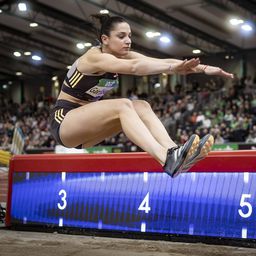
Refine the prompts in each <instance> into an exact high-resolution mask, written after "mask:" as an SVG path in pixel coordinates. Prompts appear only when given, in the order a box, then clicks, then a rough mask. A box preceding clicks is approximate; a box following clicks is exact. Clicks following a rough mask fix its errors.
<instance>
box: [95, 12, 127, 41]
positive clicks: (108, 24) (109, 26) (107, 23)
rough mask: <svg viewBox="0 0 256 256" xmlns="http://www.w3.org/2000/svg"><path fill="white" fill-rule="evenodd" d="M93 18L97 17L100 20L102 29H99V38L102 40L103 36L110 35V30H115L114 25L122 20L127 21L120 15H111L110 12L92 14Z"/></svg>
mask: <svg viewBox="0 0 256 256" xmlns="http://www.w3.org/2000/svg"><path fill="white" fill-rule="evenodd" d="M91 17H92V18H93V19H96V20H98V21H99V22H100V26H101V27H100V29H99V30H98V31H97V37H98V40H99V41H100V42H101V43H102V41H101V36H102V35H106V36H109V35H110V32H111V31H112V30H114V27H115V26H116V25H117V24H119V23H122V22H127V21H126V20H125V19H124V18H122V17H119V16H112V17H110V16H109V15H108V14H94V15H91Z"/></svg>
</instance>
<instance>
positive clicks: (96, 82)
mask: <svg viewBox="0 0 256 256" xmlns="http://www.w3.org/2000/svg"><path fill="white" fill-rule="evenodd" d="M117 86H118V74H113V73H105V74H103V75H99V76H97V75H85V74H83V73H81V72H79V71H78V70H77V61H76V62H74V64H73V65H72V67H71V68H70V70H69V71H68V73H67V75H66V78H65V80H64V82H63V84H62V88H61V90H62V91H63V92H65V93H67V94H69V95H71V96H73V97H75V98H78V99H80V100H86V101H97V100H99V99H100V98H102V97H103V96H104V94H105V93H106V92H108V91H110V90H111V89H113V88H116V87H117Z"/></svg>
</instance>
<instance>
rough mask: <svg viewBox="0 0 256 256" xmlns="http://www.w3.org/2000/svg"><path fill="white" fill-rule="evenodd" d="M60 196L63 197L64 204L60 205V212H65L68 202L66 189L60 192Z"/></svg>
mask: <svg viewBox="0 0 256 256" xmlns="http://www.w3.org/2000/svg"><path fill="white" fill-rule="evenodd" d="M59 196H62V197H61V201H62V202H63V204H62V205H61V204H60V203H58V208H59V209H60V210H64V209H65V208H66V207H67V200H66V197H67V192H66V191H65V190H64V189H61V190H60V192H59Z"/></svg>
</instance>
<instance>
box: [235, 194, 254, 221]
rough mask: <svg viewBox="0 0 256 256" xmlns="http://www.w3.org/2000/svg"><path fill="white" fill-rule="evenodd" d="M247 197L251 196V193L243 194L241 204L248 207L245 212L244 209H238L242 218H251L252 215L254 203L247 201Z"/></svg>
mask: <svg viewBox="0 0 256 256" xmlns="http://www.w3.org/2000/svg"><path fill="white" fill-rule="evenodd" d="M247 198H251V194H242V197H241V200H240V206H241V207H246V208H245V211H244V212H243V210H242V209H239V210H238V213H239V215H240V216H241V217H242V218H249V217H250V216H251V215H252V205H251V204H250V203H249V202H246V201H245V200H246V199H247Z"/></svg>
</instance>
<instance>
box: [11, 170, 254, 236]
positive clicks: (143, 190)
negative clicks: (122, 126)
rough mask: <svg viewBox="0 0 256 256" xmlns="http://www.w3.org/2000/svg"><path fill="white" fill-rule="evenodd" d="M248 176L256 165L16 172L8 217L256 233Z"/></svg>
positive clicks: (109, 226) (88, 225)
mask: <svg viewBox="0 0 256 256" xmlns="http://www.w3.org/2000/svg"><path fill="white" fill-rule="evenodd" d="M28 177H29V179H28ZM253 184H256V173H255V174H254V173H187V174H183V175H180V176H179V177H177V178H175V179H171V178H169V177H168V176H167V175H166V174H164V173H61V172H60V173H35V172H31V173H29V175H28V173H24V172H23V173H22V172H20V173H19V172H15V173H14V177H13V192H12V205H11V222H12V223H23V224H24V225H26V224H37V225H38V224H53V225H56V226H63V227H81V228H93V229H103V230H104V229H105V230H118V231H137V232H155V233H164V234H190V235H199V236H215V237H227V238H250V239H255V238H256V229H255V213H254V212H255V208H256V200H255V199H256V186H253ZM24 220H25V221H24Z"/></svg>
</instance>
